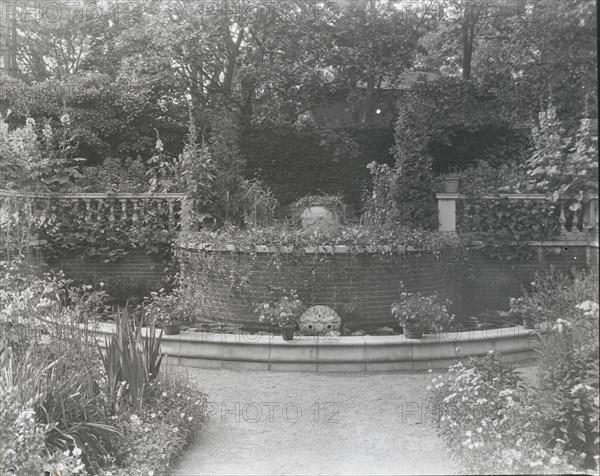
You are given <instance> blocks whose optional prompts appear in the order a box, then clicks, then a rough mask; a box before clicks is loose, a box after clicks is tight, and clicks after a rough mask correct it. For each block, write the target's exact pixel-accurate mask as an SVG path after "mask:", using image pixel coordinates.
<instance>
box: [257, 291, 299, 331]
mask: <svg viewBox="0 0 600 476" xmlns="http://www.w3.org/2000/svg"><path fill="white" fill-rule="evenodd" d="M305 310H306V306H305V305H304V304H303V303H302V301H301V300H300V299H298V296H297V295H296V294H292V295H291V296H283V297H281V298H280V299H279V300H278V301H276V302H274V303H268V302H265V303H262V304H259V305H258V307H257V308H256V310H255V312H256V313H259V314H260V318H259V319H260V322H270V323H271V324H277V325H279V326H280V327H284V326H288V325H291V324H295V323H296V322H297V320H298V318H299V317H300V316H301V315H302V313H303V312H304V311H305Z"/></svg>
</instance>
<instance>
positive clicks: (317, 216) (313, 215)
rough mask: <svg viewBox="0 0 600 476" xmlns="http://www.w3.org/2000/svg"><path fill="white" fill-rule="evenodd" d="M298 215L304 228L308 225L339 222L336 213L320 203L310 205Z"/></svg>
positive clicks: (335, 223) (327, 224)
mask: <svg viewBox="0 0 600 476" xmlns="http://www.w3.org/2000/svg"><path fill="white" fill-rule="evenodd" d="M300 217H301V219H302V226H303V227H304V228H306V227H309V226H318V227H321V226H325V227H327V226H333V225H337V224H338V223H339V217H338V216H337V214H336V213H333V212H331V211H330V210H328V209H327V208H325V207H324V206H322V205H311V206H310V207H308V208H306V209H305V210H304V211H303V212H302V215H300Z"/></svg>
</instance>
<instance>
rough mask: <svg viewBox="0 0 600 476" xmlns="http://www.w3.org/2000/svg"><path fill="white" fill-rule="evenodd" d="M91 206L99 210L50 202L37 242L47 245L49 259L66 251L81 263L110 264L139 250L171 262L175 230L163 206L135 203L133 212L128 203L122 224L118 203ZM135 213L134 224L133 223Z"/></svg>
mask: <svg viewBox="0 0 600 476" xmlns="http://www.w3.org/2000/svg"><path fill="white" fill-rule="evenodd" d="M94 202H96V203H97V204H98V205H97V206H98V207H100V208H99V209H96V208H94V209H91V210H87V209H86V206H85V203H84V202H83V201H81V200H59V199H51V200H50V205H49V209H48V219H47V221H46V223H45V226H44V227H43V228H42V229H41V230H40V238H41V239H43V240H46V241H47V245H48V246H47V252H48V254H49V257H50V258H51V259H52V258H54V259H57V258H59V257H60V256H61V255H62V254H63V253H64V252H65V251H68V252H70V253H77V252H80V253H81V255H82V257H83V258H84V259H89V260H92V261H104V262H111V261H119V260H121V259H123V258H124V257H126V256H127V255H129V254H130V253H132V252H134V251H135V250H136V249H141V250H143V251H145V252H146V253H147V254H149V255H152V256H154V257H156V258H158V259H161V260H163V261H165V262H168V261H169V260H170V257H171V256H172V253H171V248H172V243H173V241H174V240H175V238H176V234H177V229H176V227H175V226H174V223H173V221H172V218H171V217H170V215H169V209H168V207H167V205H166V204H163V206H162V207H158V206H157V204H156V201H155V200H151V199H146V200H138V201H137V209H135V208H134V207H135V206H134V204H133V203H131V201H130V200H128V201H127V203H126V208H125V213H126V215H127V219H125V220H122V219H121V213H122V209H121V202H120V201H119V200H118V199H110V198H109V199H104V200H101V201H96V200H94ZM134 213H136V214H137V216H138V220H137V221H134V220H133V219H132V217H133V216H134ZM111 217H112V218H113V219H112V220H111Z"/></svg>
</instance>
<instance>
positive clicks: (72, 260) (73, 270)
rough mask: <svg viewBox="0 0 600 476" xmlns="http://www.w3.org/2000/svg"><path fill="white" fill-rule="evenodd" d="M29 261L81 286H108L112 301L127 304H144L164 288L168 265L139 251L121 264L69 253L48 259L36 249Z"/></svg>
mask: <svg viewBox="0 0 600 476" xmlns="http://www.w3.org/2000/svg"><path fill="white" fill-rule="evenodd" d="M28 261H29V262H30V263H31V264H36V265H39V266H40V269H41V270H43V268H44V267H45V266H49V267H50V268H53V269H62V270H63V271H64V273H65V276H66V277H67V278H69V279H73V280H74V281H75V282H76V283H78V284H84V283H85V284H91V285H94V286H96V285H98V283H100V282H103V283H105V289H106V290H107V291H108V292H109V294H110V295H111V297H112V298H118V299H119V300H120V301H122V302H125V301H126V300H127V299H130V300H132V301H136V300H140V299H141V298H143V297H144V296H148V295H149V293H150V291H156V290H158V289H159V288H160V287H162V286H163V284H164V282H163V278H164V277H165V276H166V273H165V268H166V267H167V265H166V264H165V263H161V262H160V261H157V260H155V259H153V258H152V257H151V256H148V255H146V253H145V252H144V251H142V250H136V251H135V252H133V253H131V254H130V255H128V256H127V257H126V258H124V259H123V260H122V261H119V262H111V263H104V262H96V261H89V260H85V259H83V258H82V257H81V255H79V254H75V253H70V252H65V253H64V254H63V255H62V256H60V257H59V258H58V259H55V260H50V259H48V258H47V257H46V256H45V254H44V252H43V248H41V247H32V248H31V249H30V252H29V256H28Z"/></svg>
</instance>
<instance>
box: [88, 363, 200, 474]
mask: <svg viewBox="0 0 600 476" xmlns="http://www.w3.org/2000/svg"><path fill="white" fill-rule="evenodd" d="M195 387H196V383H195V382H194V381H192V380H191V379H190V378H189V376H188V375H187V373H186V372H185V370H182V369H180V368H177V367H173V366H169V367H168V368H167V370H166V371H163V372H162V375H161V376H160V377H159V378H157V379H156V380H153V381H151V382H150V383H149V384H148V387H147V388H146V390H145V394H144V405H143V406H142V407H141V408H140V409H139V410H134V409H126V410H124V411H123V412H122V413H121V414H119V415H115V416H114V418H113V422H114V424H115V426H117V427H118V428H119V430H120V431H121V432H122V433H123V434H124V435H126V439H125V440H124V442H123V445H122V447H121V448H120V449H119V451H118V453H116V459H117V460H118V464H117V465H111V466H107V467H105V468H104V469H103V470H101V471H100V473H99V474H100V475H102V476H109V475H113V476H129V475H133V476H147V475H148V474H152V472H154V474H166V473H169V472H170V471H171V469H170V467H171V465H172V464H173V463H174V462H175V460H176V459H177V457H179V456H180V455H181V453H182V452H183V450H184V449H185V446H186V444H187V443H188V442H189V441H190V440H191V439H192V438H194V437H195V436H197V435H198V434H199V433H200V430H201V429H202V422H203V421H204V420H205V419H206V414H207V397H206V395H205V394H203V393H202V392H200V391H198V390H197V389H196V388H195Z"/></svg>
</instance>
